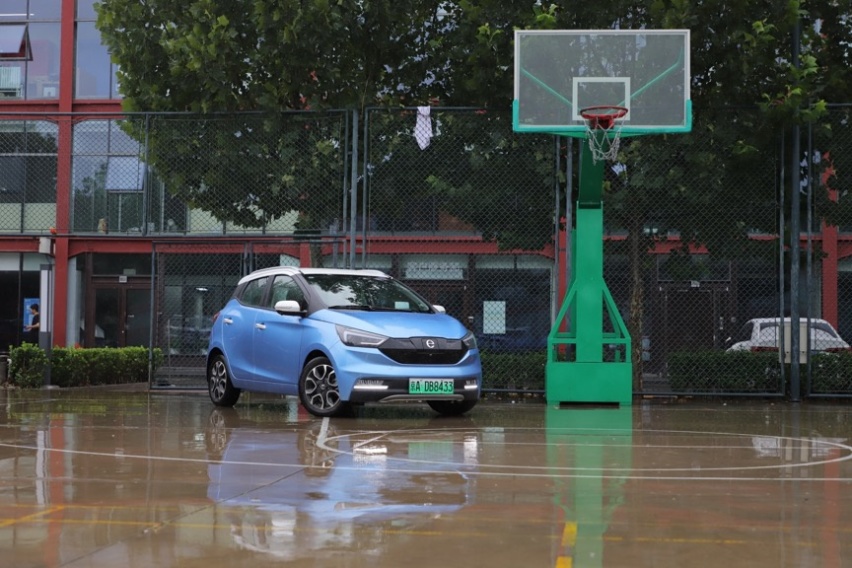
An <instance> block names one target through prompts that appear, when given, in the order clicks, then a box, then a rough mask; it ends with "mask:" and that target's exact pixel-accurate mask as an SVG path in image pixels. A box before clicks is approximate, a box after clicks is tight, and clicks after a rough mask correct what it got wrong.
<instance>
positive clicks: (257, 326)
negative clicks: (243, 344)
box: [254, 323, 266, 329]
mask: <svg viewBox="0 0 852 568" xmlns="http://www.w3.org/2000/svg"><path fill="white" fill-rule="evenodd" d="M254 327H256V328H257V329H266V324H265V323H256V324H254Z"/></svg>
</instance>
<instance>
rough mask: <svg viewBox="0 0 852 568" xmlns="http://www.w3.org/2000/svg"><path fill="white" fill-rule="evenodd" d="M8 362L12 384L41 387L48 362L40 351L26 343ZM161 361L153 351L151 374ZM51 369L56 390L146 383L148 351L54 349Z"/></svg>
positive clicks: (159, 355)
mask: <svg viewBox="0 0 852 568" xmlns="http://www.w3.org/2000/svg"><path fill="white" fill-rule="evenodd" d="M10 358H11V364H10V366H9V382H10V383H11V384H13V385H16V386H19V387H21V388H38V387H40V386H42V385H43V384H44V379H43V376H44V375H43V373H44V368H45V366H46V365H47V363H48V358H47V355H46V354H45V352H44V351H43V350H42V349H40V348H38V347H36V346H34V345H30V344H26V343H25V344H23V345H22V346H21V347H17V348H12V349H11V351H10ZM162 361H163V352H162V350H161V349H154V353H153V362H152V363H153V368H154V370H156V369H157V367H159V366H160V365H161V364H162ZM50 365H51V367H50V383H51V384H52V385H56V386H59V387H80V386H93V385H114V384H126V383H141V382H146V381H147V380H148V348H146V347H123V348H120V349H116V348H93V349H79V348H73V347H54V348H53V349H52V352H51V358H50Z"/></svg>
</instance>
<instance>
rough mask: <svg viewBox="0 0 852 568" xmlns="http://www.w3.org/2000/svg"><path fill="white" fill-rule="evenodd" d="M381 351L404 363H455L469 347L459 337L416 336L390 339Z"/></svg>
mask: <svg viewBox="0 0 852 568" xmlns="http://www.w3.org/2000/svg"><path fill="white" fill-rule="evenodd" d="M379 351H381V352H382V353H383V354H385V355H386V356H387V357H390V358H391V359H393V360H394V361H396V362H397V363H401V364H403V365H455V364H456V363H458V362H459V361H461V360H462V357H464V356H465V354H466V353H467V347H465V346H464V344H463V343H462V342H461V340H459V339H443V338H430V337H414V338H411V339H391V340H388V341H386V342H385V343H383V344H382V346H381V347H380V348H379Z"/></svg>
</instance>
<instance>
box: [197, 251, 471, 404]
mask: <svg viewBox="0 0 852 568" xmlns="http://www.w3.org/2000/svg"><path fill="white" fill-rule="evenodd" d="M207 385H208V390H209V393H210V399H211V400H212V401H213V404H215V405H217V406H233V405H234V404H236V402H237V400H238V399H239V396H240V392H241V391H244V390H245V391H255V392H268V393H276V394H283V395H294V396H295V395H298V396H299V399H300V400H301V402H302V404H303V405H304V407H305V408H306V409H307V410H308V412H310V413H311V414H313V415H315V416H335V415H338V414H340V413H342V412H344V411H345V410H346V409H347V407H349V406H350V405H352V404H363V403H367V402H392V401H424V402H426V403H428V404H429V406H430V407H432V409H433V410H435V411H436V412H439V413H441V414H447V415H458V414H462V413H464V412H467V411H468V410H470V409H471V408H473V407H474V406H475V405H476V403H477V401H478V400H479V396H480V390H481V387H482V367H481V364H480V360H479V350H478V349H477V346H476V339H475V338H474V336H473V334H472V333H471V332H470V331H469V330H468V329H467V328H465V327H464V325H462V324H461V322H459V321H458V320H456V319H455V318H453V317H451V316H449V315H447V314H446V313H444V310H443V308H441V307H440V306H434V305H431V304H430V303H429V302H427V301H426V300H425V299H423V298H422V297H421V296H419V295H418V294H417V293H416V292H414V291H413V290H411V289H410V288H408V287H407V286H405V285H404V284H402V283H401V282H399V281H397V280H395V279H393V278H391V277H390V276H388V275H387V274H385V273H383V272H379V271H376V270H337V269H323V268H294V267H275V268H267V269H263V270H258V271H256V272H253V273H252V274H249V275H248V276H245V277H243V278H242V279H241V280H240V281H239V284H238V285H237V288H236V290H235V292H234V295H233V296H232V298H231V299H230V300H229V301H228V303H227V304H226V305H225V307H224V308H222V310H221V311H220V312H219V313H218V314H217V315H216V318H215V321H214V322H213V329H212V331H211V334H210V344H209V347H208V351H207Z"/></svg>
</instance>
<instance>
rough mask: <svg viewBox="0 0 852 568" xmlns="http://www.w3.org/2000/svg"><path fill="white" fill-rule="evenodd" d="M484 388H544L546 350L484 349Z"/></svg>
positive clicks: (482, 357)
mask: <svg viewBox="0 0 852 568" xmlns="http://www.w3.org/2000/svg"><path fill="white" fill-rule="evenodd" d="M479 356H480V359H481V360H482V388H483V389H485V390H489V389H509V390H544V367H545V364H546V363H547V352H546V351H531V352H526V353H491V352H489V351H482V352H480V354H479Z"/></svg>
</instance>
